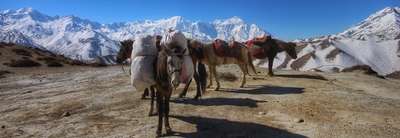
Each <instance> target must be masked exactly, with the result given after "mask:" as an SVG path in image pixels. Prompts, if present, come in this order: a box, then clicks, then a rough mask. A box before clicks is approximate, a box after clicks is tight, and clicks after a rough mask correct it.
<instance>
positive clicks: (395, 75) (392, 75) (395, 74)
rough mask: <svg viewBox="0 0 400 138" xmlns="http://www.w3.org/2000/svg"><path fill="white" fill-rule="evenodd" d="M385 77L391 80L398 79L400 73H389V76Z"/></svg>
mask: <svg viewBox="0 0 400 138" xmlns="http://www.w3.org/2000/svg"><path fill="white" fill-rule="evenodd" d="M386 77H388V78H393V79H400V71H396V72H393V73H390V74H389V75H386Z"/></svg>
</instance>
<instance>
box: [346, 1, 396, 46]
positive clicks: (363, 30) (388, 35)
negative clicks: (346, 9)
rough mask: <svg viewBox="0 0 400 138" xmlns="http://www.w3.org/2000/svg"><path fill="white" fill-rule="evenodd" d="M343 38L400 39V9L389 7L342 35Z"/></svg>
mask: <svg viewBox="0 0 400 138" xmlns="http://www.w3.org/2000/svg"><path fill="white" fill-rule="evenodd" d="M339 35H341V36H343V37H348V38H352V39H358V40H366V39H371V38H373V39H376V40H378V41H382V40H394V39H399V38H400V8H399V7H394V8H391V7H388V8H385V9H383V10H381V11H378V12H377V13H375V14H372V15H371V16H369V17H368V18H367V19H365V20H364V21H362V22H361V23H360V24H358V25H356V26H354V27H351V28H350V29H348V30H346V31H344V32H343V33H340V34H339Z"/></svg>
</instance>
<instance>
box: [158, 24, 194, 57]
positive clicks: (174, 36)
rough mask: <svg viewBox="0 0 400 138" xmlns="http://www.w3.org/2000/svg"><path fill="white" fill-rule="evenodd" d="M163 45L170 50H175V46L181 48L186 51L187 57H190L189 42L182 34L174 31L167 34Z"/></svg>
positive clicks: (162, 40) (163, 39)
mask: <svg viewBox="0 0 400 138" xmlns="http://www.w3.org/2000/svg"><path fill="white" fill-rule="evenodd" d="M161 45H162V46H165V47H167V48H169V49H172V48H174V46H179V47H181V48H182V49H186V51H185V55H189V49H188V47H187V40H186V37H185V35H183V33H182V32H180V31H177V30H174V31H171V32H167V33H165V34H164V36H163V37H162V39H161Z"/></svg>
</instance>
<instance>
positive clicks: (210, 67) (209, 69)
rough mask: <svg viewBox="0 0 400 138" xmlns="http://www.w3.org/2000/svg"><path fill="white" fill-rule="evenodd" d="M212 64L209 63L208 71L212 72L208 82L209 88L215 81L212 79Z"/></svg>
mask: <svg viewBox="0 0 400 138" xmlns="http://www.w3.org/2000/svg"><path fill="white" fill-rule="evenodd" d="M212 66H213V65H208V72H210V73H209V74H210V83H209V84H208V86H207V88H211V86H212V85H213V81H212V78H213V70H212Z"/></svg>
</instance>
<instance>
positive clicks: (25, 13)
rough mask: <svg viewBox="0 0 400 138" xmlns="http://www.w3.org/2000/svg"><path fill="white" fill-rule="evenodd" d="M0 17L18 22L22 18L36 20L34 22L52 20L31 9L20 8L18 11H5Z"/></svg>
mask: <svg viewBox="0 0 400 138" xmlns="http://www.w3.org/2000/svg"><path fill="white" fill-rule="evenodd" d="M0 16H1V17H8V18H13V19H20V20H21V19H24V18H30V19H32V20H36V21H48V20H50V19H52V17H50V16H47V15H45V14H42V13H40V12H39V11H36V10H34V9H32V8H21V9H18V10H5V11H3V12H1V14H0Z"/></svg>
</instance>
